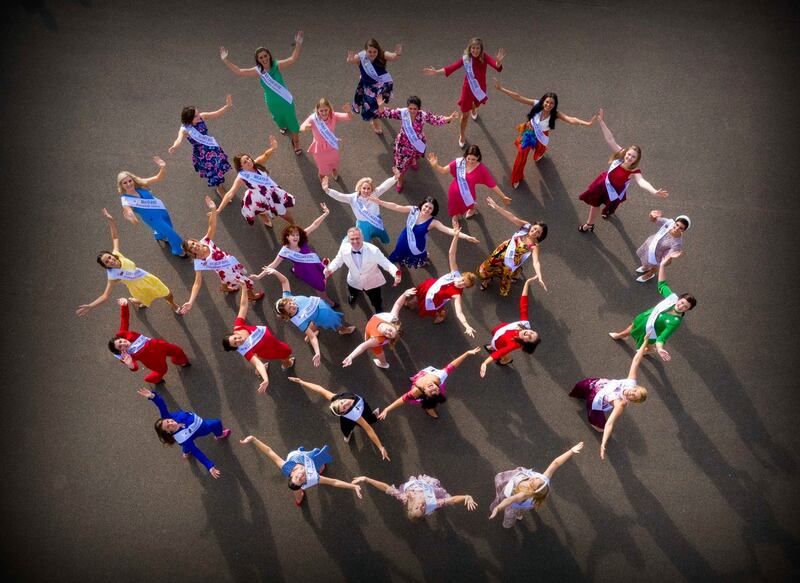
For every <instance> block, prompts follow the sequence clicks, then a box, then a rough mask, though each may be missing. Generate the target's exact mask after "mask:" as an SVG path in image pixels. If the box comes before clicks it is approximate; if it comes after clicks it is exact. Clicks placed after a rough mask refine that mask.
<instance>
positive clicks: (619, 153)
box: [608, 144, 642, 170]
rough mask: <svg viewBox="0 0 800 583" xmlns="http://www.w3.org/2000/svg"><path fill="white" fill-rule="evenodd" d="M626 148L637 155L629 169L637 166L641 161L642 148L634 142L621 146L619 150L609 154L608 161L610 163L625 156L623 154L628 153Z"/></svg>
mask: <svg viewBox="0 0 800 583" xmlns="http://www.w3.org/2000/svg"><path fill="white" fill-rule="evenodd" d="M628 150H633V151H635V152H636V153H637V154H638V157H637V158H636V163H635V164H634V165H633V166H631V170H635V169H636V168H638V167H639V163H640V162H641V161H642V148H640V147H639V146H637V145H636V144H633V145H631V146H628V147H627V148H622V149H621V150H620V151H619V152H617V153H616V154H614V155H613V156H611V158H609V159H608V163H609V164H611V163H612V162H613V161H614V160H622V159H623V158H625V154H627V153H628Z"/></svg>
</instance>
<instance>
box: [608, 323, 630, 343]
mask: <svg viewBox="0 0 800 583" xmlns="http://www.w3.org/2000/svg"><path fill="white" fill-rule="evenodd" d="M632 329H633V324H631V325H630V326H628V327H627V328H625V329H624V330H620V331H619V332H609V333H608V335H609V336H611V338H613V339H614V340H622V339H623V338H627V337H628V336H630V335H631V330H632Z"/></svg>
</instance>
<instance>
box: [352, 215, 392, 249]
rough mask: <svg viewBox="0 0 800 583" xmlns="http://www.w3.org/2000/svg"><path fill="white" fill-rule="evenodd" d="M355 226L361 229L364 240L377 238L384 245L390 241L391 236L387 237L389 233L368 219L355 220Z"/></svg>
mask: <svg viewBox="0 0 800 583" xmlns="http://www.w3.org/2000/svg"><path fill="white" fill-rule="evenodd" d="M356 227H358V228H359V229H360V230H361V233H362V234H363V235H364V240H365V241H372V240H373V239H377V240H378V241H380V242H381V243H383V244H384V245H388V244H389V242H390V241H391V238H389V233H387V232H386V229H379V228H378V227H376V226H375V225H373V224H372V223H370V222H369V221H356Z"/></svg>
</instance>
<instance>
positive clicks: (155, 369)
mask: <svg viewBox="0 0 800 583" xmlns="http://www.w3.org/2000/svg"><path fill="white" fill-rule="evenodd" d="M129 324H130V310H129V308H128V305H127V304H126V305H124V306H120V309H119V331H118V332H117V334H116V338H124V339H125V340H127V341H128V342H135V341H136V339H137V338H139V336H141V334H139V333H138V332H133V331H131V330H129V329H128V328H129ZM130 356H131V358H132V359H133V368H132V369H130V370H131V372H136V371H137V370H139V364H138V363H139V362H141V363H142V364H143V365H144V366H145V367H147V368H149V369H150V370H151V371H152V372H151V373H150V374H148V375H147V376H146V377H144V380H145V382H146V383H153V384H157V383H160V382H161V381H162V380H163V379H164V375H165V374H167V357H170V360H172V364H177V365H178V366H185V365H187V364H189V359H188V358H187V356H186V353H185V352H184V351H183V349H182V348H181V347H180V346H178V345H177V344H171V343H169V342H167V341H166V340H160V339H158V338H151V339H150V340H148V341H147V343H146V344H145V345H144V346H143V347H142V348H141V349H140V350H139V351H138V352H136V353H135V354H131V355H130Z"/></svg>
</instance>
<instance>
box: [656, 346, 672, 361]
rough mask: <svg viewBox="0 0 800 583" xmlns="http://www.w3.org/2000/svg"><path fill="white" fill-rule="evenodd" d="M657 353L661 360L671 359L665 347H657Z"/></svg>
mask: <svg viewBox="0 0 800 583" xmlns="http://www.w3.org/2000/svg"><path fill="white" fill-rule="evenodd" d="M658 355H659V356H660V357H661V360H663V361H664V362H669V361H670V360H672V357H671V356H670V355H669V352H667V350H666V349H665V348H659V349H658Z"/></svg>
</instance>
